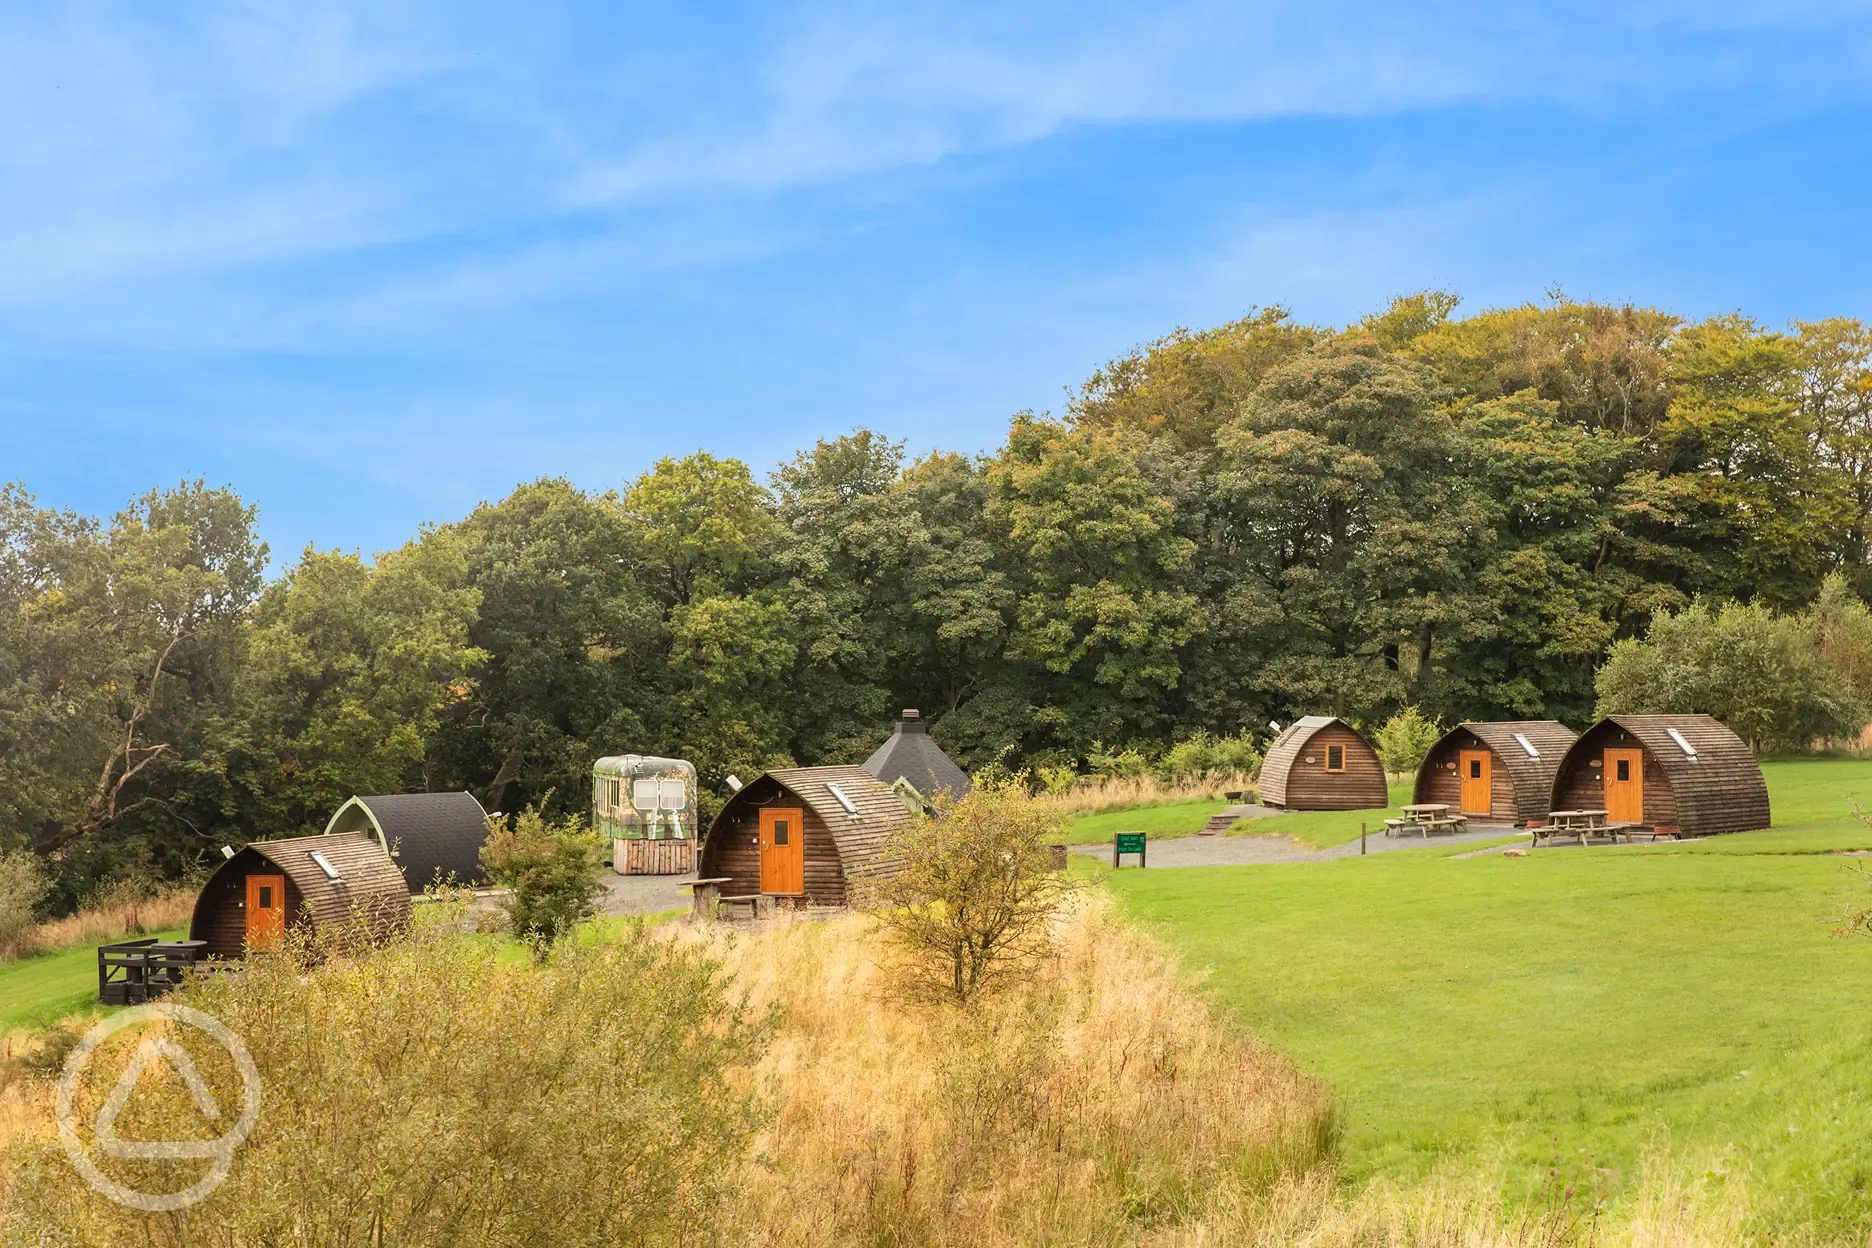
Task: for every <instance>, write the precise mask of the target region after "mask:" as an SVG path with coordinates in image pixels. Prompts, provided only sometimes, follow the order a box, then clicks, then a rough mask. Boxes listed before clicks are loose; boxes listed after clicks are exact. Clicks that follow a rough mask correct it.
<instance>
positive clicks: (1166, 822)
mask: <svg viewBox="0 0 1872 1248" xmlns="http://www.w3.org/2000/svg"><path fill="white" fill-rule="evenodd" d="M1229 805H1230V803H1228V802H1223V801H1210V800H1204V801H1197V802H1165V803H1164V804H1162V805H1160V806H1133V807H1130V808H1129V809H1126V810H1102V811H1100V812H1099V813H1098V814H1096V815H1075V816H1074V817H1073V818H1072V819H1070V820H1068V821H1067V824H1066V836H1065V843H1066V844H1068V845H1097V844H1102V843H1104V842H1107V841H1110V840H1111V838H1112V834H1113V833H1116V832H1147V833H1149V834H1150V835H1151V836H1153V837H1165V836H1194V835H1195V834H1196V833H1197V832H1198V831H1200V830H1201V828H1202V826H1203V824H1205V823H1207V822H1209V816H1211V815H1215V814H1219V813H1221V812H1222V811H1224V810H1227V809H1228V808H1229ZM1352 835H1354V836H1357V835H1358V830H1357V829H1356V828H1354V829H1353V832H1352Z"/></svg>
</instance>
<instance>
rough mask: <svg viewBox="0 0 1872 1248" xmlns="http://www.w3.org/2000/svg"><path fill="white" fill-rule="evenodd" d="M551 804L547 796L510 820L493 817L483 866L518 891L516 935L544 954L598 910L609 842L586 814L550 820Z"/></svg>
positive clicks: (513, 905) (511, 907)
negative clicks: (589, 825)
mask: <svg viewBox="0 0 1872 1248" xmlns="http://www.w3.org/2000/svg"><path fill="white" fill-rule="evenodd" d="M545 804H546V803H545V801H543V800H542V801H541V802H540V804H539V805H538V806H533V807H529V808H528V809H526V810H524V811H521V812H520V813H519V814H518V815H516V816H514V818H513V819H512V820H511V821H510V822H503V821H502V820H501V819H500V818H499V816H489V818H488V839H487V844H485V845H483V846H482V847H481V865H482V866H483V867H485V868H486V869H487V873H488V875H489V877H490V878H492V879H493V880H494V882H495V883H497V884H500V885H502V886H504V887H506V888H509V889H511V890H512V896H510V897H509V898H508V901H507V913H508V915H509V916H510V917H511V919H512V929H513V933H514V935H515V936H517V937H519V938H520V939H521V940H523V941H525V942H526V943H527V945H528V946H529V947H530V948H531V949H532V950H533V954H534V956H535V957H538V958H544V957H545V956H546V955H547V954H548V953H549V952H550V951H551V949H552V947H553V945H554V944H555V943H557V942H558V940H559V939H560V938H561V937H562V936H564V935H565V934H566V933H568V932H570V931H571V930H572V928H573V926H574V925H576V924H577V923H578V922H579V921H580V920H581V919H588V918H590V917H591V916H592V915H593V914H595V913H597V899H598V893H599V885H598V870H599V867H600V866H601V865H602V863H603V856H602V855H603V845H602V843H601V842H600V841H599V839H598V838H597V837H596V836H593V835H592V834H591V833H589V832H587V831H586V830H585V821H584V819H583V818H582V817H581V816H578V815H568V816H566V817H565V818H564V819H562V820H560V821H558V822H556V823H553V822H549V821H547V819H546V818H545V817H544V816H543V815H542V814H541V813H540V812H541V808H542V807H544V806H545Z"/></svg>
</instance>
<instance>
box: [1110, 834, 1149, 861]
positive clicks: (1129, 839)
mask: <svg viewBox="0 0 1872 1248" xmlns="http://www.w3.org/2000/svg"><path fill="white" fill-rule="evenodd" d="M1120 854H1136V855H1137V856H1138V866H1140V867H1141V866H1144V865H1145V862H1144V834H1143V833H1142V832H1119V833H1117V834H1115V835H1114V836H1113V837H1112V866H1114V867H1116V866H1117V865H1118V856H1119V855H1120Z"/></svg>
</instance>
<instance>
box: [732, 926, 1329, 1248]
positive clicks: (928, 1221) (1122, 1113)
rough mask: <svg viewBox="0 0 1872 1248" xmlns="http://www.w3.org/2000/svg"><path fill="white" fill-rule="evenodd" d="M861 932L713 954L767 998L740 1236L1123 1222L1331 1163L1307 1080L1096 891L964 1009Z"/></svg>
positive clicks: (939, 1235) (799, 1240)
mask: <svg viewBox="0 0 1872 1248" xmlns="http://www.w3.org/2000/svg"><path fill="white" fill-rule="evenodd" d="M705 939H710V940H713V941H720V940H721V939H722V938H720V937H715V936H710V937H705ZM880 954H881V947H880V944H879V942H878V941H877V940H876V938H875V937H874V936H873V935H872V934H871V933H869V932H867V930H866V928H865V924H864V920H862V919H858V918H850V919H841V920H837V921H833V922H827V923H818V924H814V923H801V924H796V925H792V926H788V927H784V928H781V929H778V930H775V931H770V932H763V933H761V934H758V935H755V936H753V937H750V938H744V939H742V940H740V941H738V942H737V943H736V944H735V945H734V947H733V951H732V953H731V954H724V956H727V957H730V958H731V959H732V963H733V965H734V966H735V967H736V970H737V974H738V977H739V979H740V981H741V982H742V983H743V984H745V985H746V986H747V987H748V989H749V991H750V992H751V993H752V994H753V999H754V1001H755V1002H756V1003H757V1004H766V1003H771V1004H774V1005H777V1006H779V1007H780V1008H781V1009H782V1010H783V1011H784V1014H783V1017H784V1020H785V1021H784V1025H783V1027H782V1029H781V1031H780V1033H779V1035H778V1037H777V1039H776V1040H775V1042H774V1045H773V1047H772V1049H771V1050H770V1051H769V1053H768V1054H767V1056H766V1057H765V1059H764V1060H763V1061H762V1063H761V1065H760V1067H759V1072H758V1073H759V1075H760V1078H761V1080H762V1081H763V1083H764V1084H765V1086H766V1087H767V1089H768V1092H769V1094H770V1096H771V1097H772V1099H773V1102H774V1104H775V1106H776V1111H775V1118H774V1120H773V1123H772V1125H771V1127H770V1128H768V1129H767V1130H766V1131H765V1132H764V1133H763V1135H762V1136H761V1137H760V1138H759V1140H758V1141H757V1145H756V1151H757V1153H758V1154H760V1155H763V1156H766V1157H768V1158H771V1159H772V1164H771V1165H770V1166H765V1167H758V1166H757V1167H754V1168H752V1169H751V1170H750V1171H749V1173H748V1174H747V1176H746V1177H745V1178H744V1180H743V1184H742V1192H743V1201H742V1204H741V1206H740V1208H739V1209H738V1210H737V1211H736V1216H737V1221H738V1227H737V1230H738V1231H739V1232H740V1233H741V1234H742V1235H743V1236H745V1239H746V1241H747V1242H751V1243H757V1244H763V1245H769V1244H771V1245H808V1244H858V1243H864V1244H932V1245H942V1244H978V1245H992V1244H1008V1245H1015V1244H1076V1243H1109V1242H1122V1241H1125V1240H1127V1239H1130V1238H1133V1237H1135V1236H1136V1235H1138V1234H1139V1233H1152V1232H1155V1231H1157V1230H1160V1229H1161V1230H1166V1231H1167V1230H1168V1229H1169V1228H1174V1227H1179V1226H1184V1225H1187V1224H1190V1223H1191V1222H1192V1220H1195V1221H1200V1219H1201V1218H1202V1216H1203V1212H1204V1210H1206V1209H1208V1208H1210V1207H1212V1206H1214V1205H1215V1204H1217V1202H1219V1201H1226V1202H1228V1203H1230V1204H1233V1205H1239V1206H1244V1207H1246V1206H1257V1205H1259V1204H1260V1203H1262V1202H1264V1201H1266V1200H1267V1199H1269V1198H1270V1197H1271V1196H1272V1195H1273V1194H1274V1193H1276V1192H1280V1191H1283V1190H1285V1189H1287V1188H1290V1187H1292V1186H1293V1185H1295V1184H1300V1185H1308V1184H1313V1185H1318V1184H1319V1183H1320V1182H1321V1176H1322V1175H1329V1174H1330V1172H1331V1168H1332V1165H1333V1157H1334V1151H1335V1145H1336V1141H1337V1136H1338V1122H1339V1118H1338V1114H1337V1111H1336V1110H1335V1108H1334V1106H1333V1103H1332V1100H1331V1097H1330V1096H1329V1094H1328V1093H1327V1092H1326V1090H1325V1089H1324V1088H1322V1087H1321V1086H1319V1085H1318V1084H1317V1083H1315V1082H1313V1081H1311V1080H1309V1079H1307V1078H1305V1077H1304V1076H1303V1075H1301V1074H1300V1072H1299V1071H1298V1070H1297V1069H1296V1068H1295V1067H1294V1066H1293V1064H1292V1063H1291V1062H1289V1061H1287V1060H1286V1059H1284V1058H1282V1057H1280V1056H1278V1055H1276V1054H1274V1053H1272V1052H1270V1051H1268V1050H1266V1049H1263V1048H1261V1047H1259V1046H1257V1045H1255V1044H1253V1043H1251V1042H1249V1041H1247V1040H1246V1039H1243V1038H1241V1037H1238V1036H1235V1035H1233V1034H1230V1033H1227V1032H1225V1031H1223V1030H1222V1029H1220V1028H1218V1027H1216V1026H1215V1025H1214V1024H1213V1022H1212V1021H1211V1020H1210V1017H1209V1014H1208V1011H1207V1010H1206V1009H1205V1008H1204V1006H1203V1005H1202V1004H1201V1002H1199V1001H1198V1000H1197V999H1196V998H1195V997H1193V996H1192V994H1190V993H1189V992H1188V991H1187V989H1186V988H1185V986H1184V985H1183V984H1182V982H1181V980H1180V978H1179V976H1178V973H1177V970H1176V967H1175V965H1174V964H1173V963H1172V962H1171V961H1170V960H1169V959H1168V958H1166V957H1165V956H1164V955H1163V954H1162V953H1161V952H1160V951H1159V950H1157V949H1156V948H1155V947H1154V946H1151V945H1149V944H1147V943H1145V942H1144V941H1143V940H1142V939H1141V938H1140V937H1139V936H1137V935H1136V934H1135V933H1133V932H1131V931H1129V930H1128V929H1126V928H1125V927H1123V926H1121V925H1120V924H1118V923H1117V922H1116V921H1115V920H1113V919H1112V917H1111V916H1110V914H1109V911H1108V909H1107V907H1106V906H1105V905H1104V904H1102V903H1099V902H1097V901H1092V902H1088V903H1085V904H1082V905H1080V906H1078V907H1075V909H1074V911H1073V913H1072V914H1071V916H1070V918H1068V919H1067V920H1066V922H1065V925H1064V930H1063V931H1062V932H1061V945H1060V953H1059V956H1058V958H1057V960H1056V961H1055V962H1054V963H1053V964H1052V965H1051V966H1050V967H1049V968H1048V969H1047V970H1046V972H1045V973H1043V974H1042V975H1041V976H1040V977H1039V978H1038V979H1036V980H1034V981H1031V982H1029V983H1027V984H1025V985H1023V986H1022V987H1021V988H1019V989H1017V990H1014V991H1011V992H1009V993H1007V994H1005V995H1002V996H999V997H993V998H988V999H985V1000H983V1001H981V1002H979V1003H978V1004H977V1005H976V1006H974V1007H973V1008H971V1009H968V1010H961V1009H957V1008H955V1007H938V1006H909V1005H904V1004H899V1003H898V1002H897V1000H896V999H895V997H894V996H893V994H892V992H891V991H890V990H891V988H892V983H891V981H890V979H889V978H888V976H887V974H886V973H885V972H884V970H883V969H882V966H883V964H882V963H881V962H880Z"/></svg>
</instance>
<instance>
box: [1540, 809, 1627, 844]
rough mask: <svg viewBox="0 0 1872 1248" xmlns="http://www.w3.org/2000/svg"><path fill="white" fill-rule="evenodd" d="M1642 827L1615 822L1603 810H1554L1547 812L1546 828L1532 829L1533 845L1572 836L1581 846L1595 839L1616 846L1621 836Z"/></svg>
mask: <svg viewBox="0 0 1872 1248" xmlns="http://www.w3.org/2000/svg"><path fill="white" fill-rule="evenodd" d="M1643 826H1644V825H1642V824H1637V823H1622V822H1615V821H1613V820H1612V819H1610V818H1609V817H1608V813H1607V812H1606V811H1603V810H1555V811H1549V812H1548V814H1547V826H1546V827H1544V828H1535V829H1533V832H1534V843H1535V844H1536V845H1538V844H1540V843H1541V842H1542V841H1551V840H1553V839H1554V838H1555V837H1557V836H1574V837H1578V838H1579V843H1580V844H1581V845H1586V844H1589V843H1590V842H1591V840H1592V839H1593V838H1595V837H1597V838H1601V839H1605V840H1610V841H1611V842H1612V843H1613V844H1615V845H1616V844H1618V841H1619V838H1620V837H1621V836H1629V835H1631V834H1632V833H1634V832H1636V831H1638V829H1639V828H1641V827H1643Z"/></svg>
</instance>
